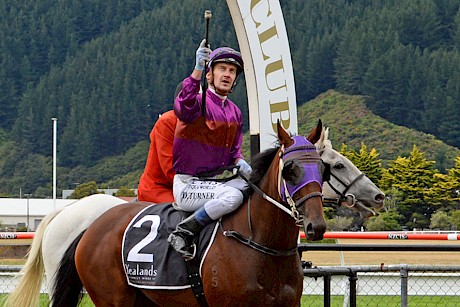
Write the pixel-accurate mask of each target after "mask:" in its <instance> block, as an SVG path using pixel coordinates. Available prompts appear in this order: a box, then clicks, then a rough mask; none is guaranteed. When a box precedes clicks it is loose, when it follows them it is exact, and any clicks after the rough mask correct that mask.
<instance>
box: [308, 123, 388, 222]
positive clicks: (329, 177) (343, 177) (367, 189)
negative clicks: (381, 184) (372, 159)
mask: <svg viewBox="0 0 460 307" xmlns="http://www.w3.org/2000/svg"><path fill="white" fill-rule="evenodd" d="M328 136H329V128H323V132H322V134H321V138H320V139H319V141H318V142H316V143H315V145H316V147H317V150H318V152H319V153H320V155H321V159H322V160H323V163H324V165H325V166H326V172H325V175H324V176H323V180H324V186H323V194H324V197H325V199H326V200H327V199H330V200H334V202H337V203H338V204H340V205H342V206H345V207H347V208H351V209H352V210H354V211H357V212H358V213H359V214H360V215H361V217H363V218H368V217H370V216H373V215H375V213H374V211H373V210H372V209H376V210H379V209H381V208H382V206H383V200H384V198H385V194H384V193H383V192H382V191H381V190H380V189H379V188H378V187H377V186H376V185H375V184H374V183H373V182H372V181H371V180H370V179H369V178H368V177H366V176H365V175H364V174H363V173H362V172H361V171H360V170H359V169H358V168H357V167H356V166H355V165H354V164H353V163H352V162H351V161H350V160H349V159H347V158H346V157H345V156H343V155H342V154H340V153H339V152H337V151H335V150H334V149H333V148H332V145H331V141H330V140H329V139H328ZM368 207H371V208H372V209H369V208H368Z"/></svg>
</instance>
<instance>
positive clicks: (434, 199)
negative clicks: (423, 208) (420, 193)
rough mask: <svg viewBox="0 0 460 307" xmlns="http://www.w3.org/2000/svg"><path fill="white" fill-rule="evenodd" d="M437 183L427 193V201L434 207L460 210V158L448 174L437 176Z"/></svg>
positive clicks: (459, 157)
mask: <svg viewBox="0 0 460 307" xmlns="http://www.w3.org/2000/svg"><path fill="white" fill-rule="evenodd" d="M434 176H435V178H436V179H437V181H436V182H435V183H434V184H433V186H432V187H431V188H430V189H429V190H428V191H427V192H426V198H427V201H428V202H429V203H430V204H432V205H434V206H442V207H443V208H446V209H448V208H449V207H454V208H460V156H458V157H457V158H455V166H454V167H453V168H451V169H449V170H448V171H447V174H435V175H434Z"/></svg>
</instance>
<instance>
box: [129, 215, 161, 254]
mask: <svg viewBox="0 0 460 307" xmlns="http://www.w3.org/2000/svg"><path fill="white" fill-rule="evenodd" d="M149 221H150V222H152V225H151V226H150V232H149V234H148V235H147V236H146V237H145V238H144V239H142V240H141V241H140V242H139V243H137V244H136V245H134V247H133V248H132V249H131V250H130V251H129V253H128V259H127V260H128V261H131V262H153V254H146V253H140V252H139V251H140V250H141V249H143V248H144V247H145V246H147V245H148V244H150V243H151V242H152V241H153V240H155V238H156V237H157V235H158V227H159V226H160V217H159V216H158V215H146V216H144V217H143V218H142V219H140V220H139V221H138V222H137V223H136V224H134V225H133V227H136V228H140V227H141V226H142V224H144V223H145V222H149Z"/></svg>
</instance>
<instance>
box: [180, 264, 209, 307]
mask: <svg viewBox="0 0 460 307" xmlns="http://www.w3.org/2000/svg"><path fill="white" fill-rule="evenodd" d="M197 258H198V257H194V258H192V259H190V260H188V261H185V264H186V265H187V282H188V283H189V284H190V286H191V287H192V291H193V294H194V295H195V297H196V300H197V301H198V304H200V306H201V307H208V302H207V301H206V297H205V296H204V290H203V282H202V280H201V277H200V272H199V265H198V261H197Z"/></svg>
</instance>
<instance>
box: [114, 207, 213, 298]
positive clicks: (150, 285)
mask: <svg viewBox="0 0 460 307" xmlns="http://www.w3.org/2000/svg"><path fill="white" fill-rule="evenodd" d="M190 214H191V212H184V211H179V210H176V209H175V208H174V207H173V205H172V204H154V205H151V206H148V207H146V208H145V209H143V210H142V211H141V212H139V213H138V215H137V216H135V217H134V218H133V220H132V221H131V222H130V223H129V225H128V226H127V228H126V230H125V233H124V236H123V242H122V259H123V267H124V269H125V274H126V278H127V281H128V284H129V285H131V286H133V287H137V288H143V289H169V290H177V289H186V288H190V287H191V286H190V281H189V279H188V277H189V276H188V271H187V269H188V268H187V264H186V262H185V261H184V259H183V258H182V257H181V256H180V255H179V254H178V253H177V252H176V251H175V250H174V249H173V248H172V247H170V245H169V244H168V242H167V240H166V239H167V238H168V236H169V234H170V233H171V232H173V231H174V230H175V228H176V226H177V224H178V223H180V222H181V221H182V220H183V219H184V218H186V217H187V216H189V215H190ZM216 231H217V222H214V223H211V224H209V225H207V226H206V227H205V228H204V229H203V230H202V231H201V232H200V234H199V235H198V236H197V237H196V242H195V243H196V259H197V261H199V262H200V267H201V263H202V262H203V260H204V259H205V257H206V253H207V251H208V250H209V248H210V246H211V244H212V242H213V240H214V237H215V234H216ZM200 275H201V274H200Z"/></svg>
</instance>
